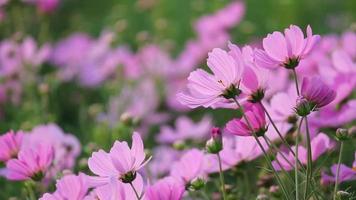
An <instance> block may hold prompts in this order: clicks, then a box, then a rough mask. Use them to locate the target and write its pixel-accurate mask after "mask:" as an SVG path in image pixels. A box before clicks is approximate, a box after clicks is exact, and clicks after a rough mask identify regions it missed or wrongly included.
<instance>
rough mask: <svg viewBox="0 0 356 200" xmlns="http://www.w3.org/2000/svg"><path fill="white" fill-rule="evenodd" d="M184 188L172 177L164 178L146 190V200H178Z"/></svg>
mask: <svg viewBox="0 0 356 200" xmlns="http://www.w3.org/2000/svg"><path fill="white" fill-rule="evenodd" d="M184 191H185V188H184V186H183V185H182V184H180V183H179V182H177V180H175V178H173V177H166V178H163V179H161V180H159V181H158V182H157V183H155V184H154V185H150V186H148V187H147V189H146V193H145V199H146V200H180V199H182V196H183V194H184Z"/></svg>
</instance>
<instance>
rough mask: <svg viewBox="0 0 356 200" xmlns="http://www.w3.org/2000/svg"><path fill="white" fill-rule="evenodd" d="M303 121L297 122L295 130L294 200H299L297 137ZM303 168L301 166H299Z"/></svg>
mask: <svg viewBox="0 0 356 200" xmlns="http://www.w3.org/2000/svg"><path fill="white" fill-rule="evenodd" d="M303 119H304V118H302V119H301V120H300V122H299V126H298V129H297V136H296V138H295V159H294V160H295V163H294V165H295V166H294V173H295V199H296V200H298V199H299V181H298V161H299V159H298V145H299V135H300V128H301V127H302V124H303ZM301 166H303V165H301Z"/></svg>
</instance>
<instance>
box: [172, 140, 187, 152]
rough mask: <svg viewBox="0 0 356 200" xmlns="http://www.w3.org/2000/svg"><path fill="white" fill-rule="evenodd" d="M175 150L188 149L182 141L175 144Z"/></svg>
mask: <svg viewBox="0 0 356 200" xmlns="http://www.w3.org/2000/svg"><path fill="white" fill-rule="evenodd" d="M173 148H175V149H176V150H179V151H181V150H184V149H185V148H186V145H185V143H184V141H182V140H177V141H175V142H174V143H173Z"/></svg>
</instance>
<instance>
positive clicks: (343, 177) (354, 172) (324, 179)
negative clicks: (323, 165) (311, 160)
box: [321, 152, 356, 185]
mask: <svg viewBox="0 0 356 200" xmlns="http://www.w3.org/2000/svg"><path fill="white" fill-rule="evenodd" d="M337 167H338V165H337V164H334V165H332V166H331V173H332V175H329V174H327V173H326V172H325V171H322V173H321V183H322V184H324V185H328V184H330V183H334V182H335V181H336V173H337ZM338 180H339V183H341V182H345V181H353V180H356V152H355V160H354V162H353V164H352V167H348V166H347V165H345V164H340V171H339V179H338Z"/></svg>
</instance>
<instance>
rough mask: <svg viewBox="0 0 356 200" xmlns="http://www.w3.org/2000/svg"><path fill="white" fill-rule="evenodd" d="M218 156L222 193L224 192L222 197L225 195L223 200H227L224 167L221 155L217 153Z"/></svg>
mask: <svg viewBox="0 0 356 200" xmlns="http://www.w3.org/2000/svg"><path fill="white" fill-rule="evenodd" d="M216 156H217V157H218V161H219V174H220V184H221V192H222V195H223V199H224V200H226V190H225V180H224V173H223V170H222V165H221V157H220V153H217V154H216Z"/></svg>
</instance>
